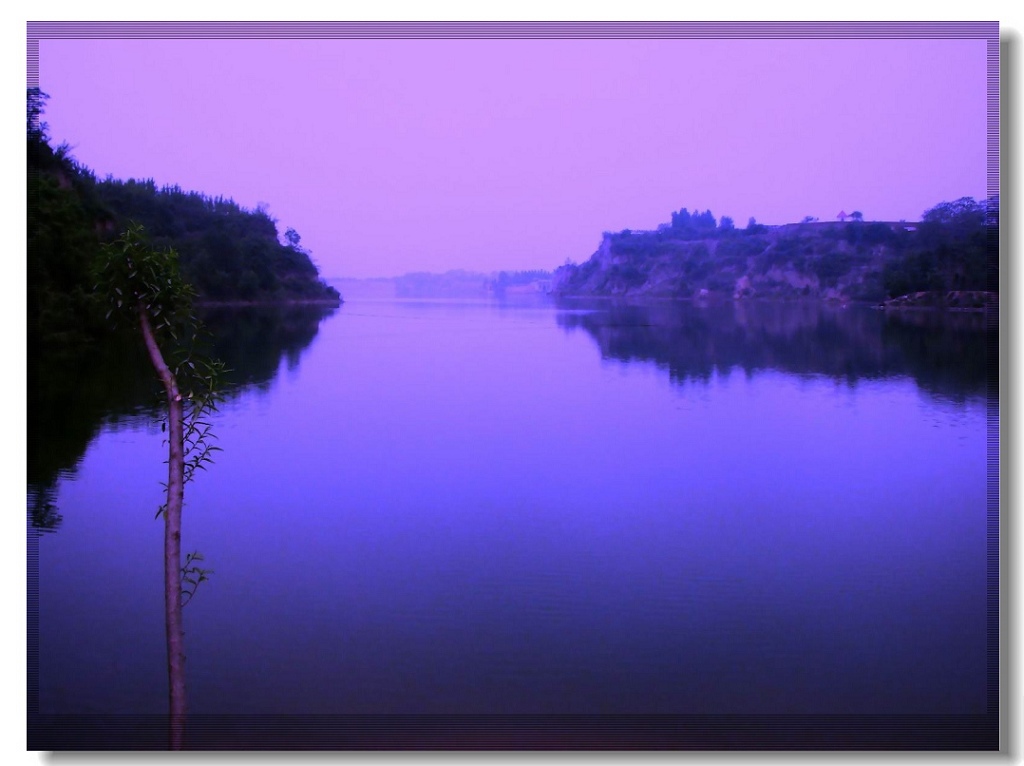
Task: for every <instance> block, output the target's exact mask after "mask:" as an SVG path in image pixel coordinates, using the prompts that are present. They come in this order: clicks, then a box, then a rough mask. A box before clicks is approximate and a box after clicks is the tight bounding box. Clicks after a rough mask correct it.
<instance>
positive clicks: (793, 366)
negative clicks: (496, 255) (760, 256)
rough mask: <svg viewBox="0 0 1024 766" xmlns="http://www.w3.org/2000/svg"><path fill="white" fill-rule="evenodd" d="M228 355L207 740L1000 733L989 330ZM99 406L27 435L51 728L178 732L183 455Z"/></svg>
mask: <svg viewBox="0 0 1024 766" xmlns="http://www.w3.org/2000/svg"><path fill="white" fill-rule="evenodd" d="M209 321H210V325H211V328H212V329H213V330H214V335H215V338H216V340H215V346H214V347H215V348H216V350H217V352H218V353H219V354H220V355H221V356H222V357H223V358H225V359H226V360H227V361H228V366H229V367H232V368H233V369H234V370H235V372H234V373H233V383H232V387H231V389H230V392H229V397H228V400H227V402H226V403H225V405H224V406H223V407H222V408H221V411H220V413H219V414H218V415H217V417H216V418H215V420H214V431H215V432H216V434H217V436H218V438H219V441H218V444H219V446H221V447H222V448H223V452H221V453H218V455H217V459H216V462H215V463H214V465H212V466H211V467H210V470H209V471H208V472H207V473H205V474H203V475H201V476H200V477H199V478H198V479H197V480H196V482H195V483H194V484H192V485H190V486H189V487H188V489H187V492H186V506H185V512H184V522H183V524H184V535H183V550H184V551H192V550H199V551H201V552H202V553H203V554H204V555H205V557H206V563H207V565H208V566H209V568H211V569H213V570H214V574H213V575H212V577H211V580H210V581H209V582H207V583H203V585H202V587H201V588H200V590H199V592H198V594H197V595H196V597H195V599H194V601H192V602H191V603H190V604H189V606H188V607H187V608H186V610H185V620H186V633H187V635H186V652H187V655H188V665H187V668H188V684H189V693H190V707H191V711H192V712H194V713H264V712H265V713H644V714H650V713H881V714H892V713H981V712H984V711H985V705H986V622H985V615H986V494H985V492H986V475H987V465H986V448H985V444H986V419H985V414H986V400H985V382H986V378H985V369H986V368H985V364H986V349H987V336H986V332H985V324H984V320H983V318H981V317H976V316H971V315H953V316H945V317H944V318H942V317H939V316H938V315H930V314H929V315H924V314H918V315H913V314H907V315H900V316H887V315H885V314H884V313H881V312H875V311H871V310H867V309H860V308H855V307H851V308H848V309H840V308H838V307H834V308H830V307H824V306H818V305H809V304H808V305H803V304H756V303H750V304H733V303H728V304H725V305H719V306H709V307H705V308H701V307H697V306H693V305H690V304H686V305H683V304H668V303H666V304H663V305H654V306H647V307H641V306H622V305H614V304H610V303H601V302H597V303H587V302H566V303H555V302H550V301H547V300H544V299H539V298H538V299H532V300H528V301H527V300H520V301H512V300H510V301H506V302H500V301H445V300H421V301H413V300H406V301H401V300H384V299H380V300H370V299H367V300H362V301H360V300H350V301H349V302H347V303H345V304H344V305H343V306H342V307H341V308H340V309H339V310H337V311H336V312H334V313H333V314H330V315H328V316H323V315H322V312H321V313H320V314H312V315H308V316H307V315H289V316H281V315H266V314H264V315H257V314H254V313H253V312H251V311H242V310H239V311H238V312H232V313H231V314H230V316H229V315H225V316H221V317H210V318H209ZM101 367H102V366H101ZM104 374H107V375H109V370H108V371H107V372H104V370H103V369H97V370H96V371H95V375H97V376H100V377H99V378H97V379H95V380H93V379H86V380H84V381H82V382H81V385H82V386H83V387H84V389H85V390H87V391H91V390H95V391H106V392H108V393H107V395H106V398H103V397H99V396H97V397H92V398H90V397H81V396H79V397H76V396H72V395H71V394H70V393H68V392H67V391H62V390H60V389H61V381H60V380H56V379H53V378H51V379H50V384H49V386H50V387H49V388H48V389H47V391H46V396H45V397H43V399H44V401H40V408H41V409H43V410H48V411H50V412H51V413H52V412H55V411H56V405H55V404H54V403H57V402H59V403H63V404H62V406H63V408H64V409H62V410H61V412H64V413H66V414H65V415H63V416H62V419H63V420H66V421H67V422H70V423H74V424H75V427H74V428H73V429H70V430H69V431H68V432H69V433H71V432H72V431H73V433H74V434H75V435H76V436H75V438H73V439H72V438H70V437H69V438H67V439H63V440H61V439H49V438H47V439H45V440H44V439H40V440H38V442H37V443H36V447H35V448H34V450H35V451H33V452H32V454H33V455H34V457H33V458H32V459H31V460H30V476H29V484H30V495H31V494H32V493H33V492H34V493H36V496H37V497H40V496H45V498H46V499H47V500H46V502H48V503H49V504H50V506H49V507H50V514H51V515H50V517H49V518H51V519H52V518H53V516H52V515H53V514H54V513H56V514H59V516H60V519H59V523H51V524H49V528H50V529H51V530H52V533H51V534H45V535H42V536H41V537H40V538H39V540H38V547H39V627H40V631H39V658H40V659H39V686H40V710H41V712H69V713H77V712H152V713H160V712H163V711H164V709H165V706H166V696H165V695H166V671H165V664H164V663H165V659H164V644H163V640H164V639H163V625H162V591H161V586H162V579H161V578H162V569H161V567H162V561H161V558H160V547H161V539H162V532H163V530H162V526H161V525H160V524H159V523H157V522H155V521H154V520H153V517H154V514H155V512H156V509H157V507H158V506H159V505H160V502H161V500H160V493H161V487H160V481H161V480H162V478H164V474H165V471H166V467H165V466H164V464H163V463H162V460H163V459H164V457H165V456H164V454H163V446H162V444H161V441H162V434H161V432H160V427H159V421H158V420H156V417H157V415H156V411H155V410H152V409H147V407H148V405H147V404H145V402H146V401H147V399H146V397H147V396H148V393H144V392H141V391H139V390H136V389H134V388H132V389H127V388H125V389H124V390H118V392H117V393H110V391H111V389H110V387H109V386H108V385H106V384H104V383H103V381H104V380H106V379H105V378H102V376H103V375H104ZM115 377H116V376H115ZM44 404H45V405H47V406H45V407H44V406H43V405H44ZM30 416H31V414H30ZM40 418H42V419H40V420H39V421H38V422H40V423H50V422H53V421H52V420H47V419H46V418H43V417H42V416H41V415H40ZM30 430H31V431H32V432H34V433H46V434H49V433H59V432H60V429H59V428H56V427H54V428H53V429H52V430H46V431H36V430H35V429H32V426H31V424H30ZM31 466H34V469H33V468H31ZM44 505H45V504H44ZM41 518H43V519H44V521H45V518H47V517H46V516H45V514H42V515H41ZM38 526H39V527H40V528H41V527H46V526H47V524H45V523H41V524H39V525H38Z"/></svg>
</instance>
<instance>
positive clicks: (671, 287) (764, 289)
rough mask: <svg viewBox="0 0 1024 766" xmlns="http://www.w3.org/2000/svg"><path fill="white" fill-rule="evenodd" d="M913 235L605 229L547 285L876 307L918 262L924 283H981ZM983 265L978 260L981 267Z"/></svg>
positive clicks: (849, 228)
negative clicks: (589, 251)
mask: <svg viewBox="0 0 1024 766" xmlns="http://www.w3.org/2000/svg"><path fill="white" fill-rule="evenodd" d="M915 236H916V235H915V233H914V229H913V228H912V227H910V226H907V225H905V224H902V223H880V222H875V223H865V222H862V221H855V222H852V223H831V222H829V223H818V222H812V223H803V224H789V225H785V226H776V227H767V226H757V227H756V228H754V229H753V230H750V229H748V230H742V231H741V230H735V229H733V230H728V231H722V230H714V229H712V230H711V231H710V232H707V233H705V234H703V235H702V238H701V237H695V236H694V235H693V234H692V233H689V234H680V233H679V232H676V231H673V230H672V229H659V230H658V231H645V232H631V231H628V230H627V231H623V232H618V233H606V234H605V235H604V236H603V238H602V240H601V244H600V246H599V247H598V249H597V251H596V252H595V253H594V254H593V255H592V256H591V257H590V259H589V260H587V261H586V262H584V263H582V264H580V265H573V264H567V265H565V266H562V267H561V268H559V269H557V270H556V271H555V274H554V278H553V280H552V292H554V293H556V294H559V295H604V296H632V297H655V298H694V299H700V300H715V299H716V298H717V299H746V298H761V297H769V298H787V299H798V298H813V299H818V300H834V301H839V302H847V301H861V302H869V303H875V304H878V303H882V302H883V301H885V300H886V299H887V298H888V297H890V295H893V294H899V293H903V292H906V289H899V290H894V287H896V286H898V284H899V282H898V280H897V277H901V278H903V279H904V282H906V278H905V275H906V274H907V273H909V272H910V271H912V268H911V267H913V268H914V269H917V270H916V271H913V274H912V276H913V277H914V278H917V279H923V280H925V281H927V282H928V283H929V285H928V286H929V288H930V289H931V290H936V289H938V290H941V291H942V292H944V293H947V292H951V291H955V292H964V293H965V294H966V293H967V292H968V291H967V290H964V289H963V288H975V289H977V288H978V287H982V288H983V287H984V286H985V285H984V284H981V285H976V284H973V283H974V282H976V281H978V280H977V274H978V273H979V271H978V268H979V266H978V264H974V263H973V262H971V263H968V264H967V265H966V267H965V265H964V259H962V258H961V259H960V260H959V261H958V260H956V259H947V260H946V261H942V260H941V259H939V258H937V257H933V256H932V254H931V253H930V252H924V253H923V252H922V250H921V246H920V244H919V243H918V242H917V241H916V240H915ZM940 244H941V243H940ZM933 249H934V248H933ZM982 257H983V256H982ZM929 258H931V260H927V259H929ZM922 264H924V265H922ZM984 268H985V266H984V262H982V263H981V264H980V269H981V271H980V273H982V274H984ZM969 300H972V301H973V300H974V299H973V298H972V299H969Z"/></svg>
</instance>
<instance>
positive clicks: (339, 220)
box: [39, 39, 986, 277]
mask: <svg viewBox="0 0 1024 766" xmlns="http://www.w3.org/2000/svg"><path fill="white" fill-rule="evenodd" d="M39 49H40V63H39V77H40V86H41V87H42V89H43V90H44V91H45V92H47V93H49V94H50V96H51V99H50V102H49V105H48V109H47V113H46V116H45V119H46V121H47V122H48V123H49V125H50V133H51V136H52V139H53V141H54V143H59V142H61V141H67V142H68V143H69V144H71V145H72V146H73V147H74V150H73V154H74V156H75V157H76V158H77V159H78V160H79V161H80V162H82V163H84V164H85V165H87V166H88V167H90V168H92V169H93V170H94V171H95V172H96V174H97V175H98V176H100V177H104V176H106V175H107V174H111V175H113V176H115V177H117V178H149V177H151V178H153V179H154V180H155V181H156V182H157V183H158V184H165V183H167V184H175V183H176V184H178V185H180V186H181V187H183V188H185V189H194V190H197V191H201V192H203V193H205V194H207V195H211V196H216V195H223V196H225V197H231V198H233V199H234V200H235V201H236V202H238V203H239V204H241V205H243V206H245V207H249V208H252V207H255V206H256V205H257V204H258V203H260V202H264V203H266V204H267V205H268V207H269V212H270V214H271V215H272V216H273V217H275V218H276V219H277V220H278V228H279V229H280V230H281V232H283V231H284V229H285V228H286V227H288V226H291V227H294V228H295V229H296V230H298V232H299V233H300V234H301V235H302V244H303V246H305V247H307V248H308V249H310V250H311V251H312V254H313V257H314V260H315V261H316V262H317V263H318V264H319V266H320V267H321V273H322V274H323V275H324V276H327V277H334V276H354V277H369V276H391V275H397V274H401V273H405V272H408V271H417V270H426V271H444V270H447V269H450V268H465V269H473V270H478V271H491V270H496V269H528V268H548V269H550V268H554V267H555V266H558V265H560V264H561V263H563V262H564V261H565V260H566V259H567V258H568V259H572V260H574V261H577V262H580V261H583V260H585V259H586V258H588V257H589V256H590V254H591V253H592V252H593V251H594V250H595V248H596V247H597V245H598V243H599V241H600V238H601V232H603V231H616V230H619V229H623V228H633V229H647V228H654V227H656V226H657V224H659V223H661V222H666V221H668V220H669V218H670V214H671V211H673V210H677V209H679V208H681V207H688V208H690V209H691V210H693V209H694V208H699V209H700V210H704V209H706V208H710V210H711V211H712V212H713V213H714V214H715V215H716V216H722V215H729V216H731V217H732V218H733V219H734V220H735V221H736V223H737V225H739V226H744V225H746V222H747V219H748V218H749V217H750V216H754V217H756V218H757V220H758V221H759V222H762V223H786V222H791V221H798V220H800V219H802V218H803V217H804V216H807V215H812V216H816V217H819V218H821V219H822V220H832V219H834V218H835V216H836V214H837V213H838V212H839V211H840V210H845V211H846V212H847V213H849V212H851V211H853V210H860V211H862V212H863V213H864V216H865V218H867V219H878V220H899V219H906V220H916V219H918V218H919V217H920V215H921V213H922V212H923V211H924V210H926V209H927V208H929V207H931V206H932V205H934V204H936V203H937V202H941V201H944V200H950V199H955V198H958V197H962V196H973V197H975V198H978V199H982V198H984V197H985V194H986V143H985V138H986V133H985V129H986V101H985V95H986V91H985V85H986V79H985V76H986V58H985V42H984V41H982V40H810V39H808V40H320V41H309V40H305V41H297V40H235V41H223V40H218V41H197V40H95V41H87V40H42V41H40V44H39Z"/></svg>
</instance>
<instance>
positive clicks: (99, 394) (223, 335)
mask: <svg viewBox="0 0 1024 766" xmlns="http://www.w3.org/2000/svg"><path fill="white" fill-rule="evenodd" d="M335 310H336V309H334V308H333V307H325V306H310V305H295V306H272V307H253V308H232V309H217V310H210V311H209V312H208V313H207V314H205V315H204V316H203V321H204V322H205V323H206V326H207V329H208V330H209V331H210V334H211V345H212V354H213V356H215V357H216V358H219V359H221V360H222V361H223V362H224V363H225V364H226V365H227V366H228V368H229V369H230V372H228V373H227V375H226V376H225V385H224V393H225V396H226V398H227V399H231V398H232V397H234V396H237V395H238V394H240V393H241V392H242V391H244V390H246V389H247V388H249V387H251V386H257V387H259V388H263V389H266V388H269V386H270V385H271V382H272V381H273V378H274V376H275V374H276V373H277V370H278V368H279V366H280V363H281V359H282V358H284V359H285V360H286V363H287V364H288V366H289V367H290V368H291V367H294V366H296V365H297V364H298V362H299V357H300V355H301V353H302V351H303V350H304V349H305V348H307V347H308V346H309V344H310V343H311V342H312V341H313V338H314V337H315V336H316V334H317V330H318V329H319V325H320V321H321V319H323V318H324V317H326V316H329V315H330V314H332V313H333V312H334V311H335ZM162 411H163V410H162V403H161V393H160V387H159V383H158V382H157V379H156V377H155V375H154V373H153V370H152V368H151V367H150V366H149V362H148V360H147V359H146V357H145V352H144V350H143V349H142V345H141V341H140V340H138V339H137V338H135V337H134V336H123V337H120V338H116V339H114V340H111V341H110V342H109V343H106V344H103V345H100V346H94V347H91V348H89V349H88V352H82V353H79V354H76V355H69V356H61V357H32V356H30V358H29V360H28V489H29V505H30V508H31V509H32V513H33V519H34V521H35V520H36V519H37V518H38V520H39V521H40V524H39V526H51V527H52V526H55V525H56V522H55V521H54V519H56V520H57V521H59V515H56V516H55V514H56V509H53V508H48V504H52V490H53V487H54V484H55V483H56V481H57V479H58V478H59V476H60V475H61V474H63V473H66V472H68V471H72V470H74V468H75V466H76V465H77V464H78V461H79V460H81V458H82V455H83V454H84V453H85V450H86V447H88V445H89V442H90V441H92V439H93V437H94V436H95V435H96V434H97V433H98V432H99V430H100V428H102V427H103V425H105V424H108V423H119V422H127V421H131V420H137V419H138V420H144V421H152V422H155V421H159V420H160V419H161V418H162ZM47 520H49V521H47Z"/></svg>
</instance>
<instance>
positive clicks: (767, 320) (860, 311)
mask: <svg viewBox="0 0 1024 766" xmlns="http://www.w3.org/2000/svg"><path fill="white" fill-rule="evenodd" d="M597 305H598V306H600V307H599V308H598V307H596V306H595V307H594V310H593V311H587V312H566V313H560V314H559V315H558V323H559V325H561V326H562V327H564V328H565V329H566V330H572V329H575V328H582V329H583V330H585V331H586V332H588V333H589V334H590V335H591V336H593V338H594V340H595V341H596V342H597V344H598V347H599V348H600V349H601V355H602V356H603V357H605V358H609V359H618V360H622V361H647V362H654V363H656V364H658V365H660V366H663V367H666V368H667V369H668V373H669V375H670V377H671V378H672V379H673V380H676V381H678V382H683V381H687V380H698V381H706V380H708V379H709V378H710V377H711V375H712V373H714V372H719V373H722V372H728V371H729V370H731V369H733V368H734V367H738V368H740V369H743V370H744V371H746V372H754V371H756V370H766V369H775V370H780V371H783V372H789V373H795V374H817V375H826V376H828V377H831V378H835V379H837V380H847V381H850V382H854V381H856V380H858V379H861V378H882V377H890V376H898V375H908V376H911V377H913V378H914V380H915V381H917V383H918V384H919V385H920V386H921V387H922V388H924V389H926V390H928V391H930V392H932V393H935V394H938V395H942V396H946V397H950V398H954V399H962V398H964V397H967V396H984V395H985V383H986V358H987V352H988V344H987V335H986V330H985V317H984V316H983V315H979V314H963V313H957V314H952V313H951V314H943V313H939V312H929V313H920V314H910V313H901V314H900V315H888V314H886V313H885V312H881V311H874V310H870V309H864V308H850V309H843V308H840V307H838V306H828V305H822V304H819V303H816V302H814V303H811V302H807V303H784V302H753V301H750V302H727V303H719V304H712V305H709V306H704V307H701V306H697V305H694V304H691V303H675V302H673V303H664V304H657V305H645V306H637V305H614V304H607V303H605V304H603V305H601V304H597ZM566 306H567V307H569V306H573V307H579V306H580V304H576V303H573V304H566ZM993 340H994V339H993Z"/></svg>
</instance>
